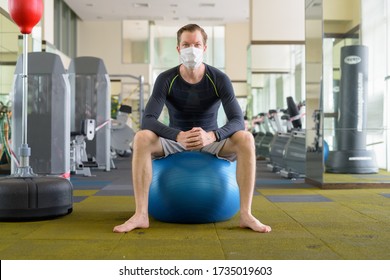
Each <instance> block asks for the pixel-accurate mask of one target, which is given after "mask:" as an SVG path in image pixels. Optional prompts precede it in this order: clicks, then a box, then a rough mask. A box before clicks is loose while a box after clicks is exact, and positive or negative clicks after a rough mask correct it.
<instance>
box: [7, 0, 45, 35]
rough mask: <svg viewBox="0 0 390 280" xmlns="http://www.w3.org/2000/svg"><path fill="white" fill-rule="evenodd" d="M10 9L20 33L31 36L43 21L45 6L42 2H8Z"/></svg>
mask: <svg viewBox="0 0 390 280" xmlns="http://www.w3.org/2000/svg"><path fill="white" fill-rule="evenodd" d="M8 9H9V13H10V15H11V18H12V19H13V20H14V22H15V23H16V24H17V25H18V26H19V28H20V32H21V33H22V34H30V33H31V30H32V29H33V28H34V26H35V25H36V24H37V23H38V22H39V21H40V20H41V17H42V12H43V4H42V0H8Z"/></svg>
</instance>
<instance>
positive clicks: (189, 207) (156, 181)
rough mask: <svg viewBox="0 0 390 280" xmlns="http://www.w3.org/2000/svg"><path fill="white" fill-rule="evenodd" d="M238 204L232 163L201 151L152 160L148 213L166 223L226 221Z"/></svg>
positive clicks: (233, 163)
mask: <svg viewBox="0 0 390 280" xmlns="http://www.w3.org/2000/svg"><path fill="white" fill-rule="evenodd" d="M239 207H240V195H239V189H238V185H237V181H236V163H235V162H229V161H226V160H223V159H218V158H217V157H215V156H213V155H211V154H207V153H201V152H181V153H176V154H173V155H170V156H168V157H166V158H162V159H156V160H153V178H152V183H151V185H150V192H149V213H150V215H151V216H152V217H153V218H155V219H156V220H159V221H163V222H169V223H187V224H198V223H199V224H200V223H213V222H219V221H224V220H228V219H230V218H231V217H233V216H234V215H235V214H236V213H237V212H238V210H239Z"/></svg>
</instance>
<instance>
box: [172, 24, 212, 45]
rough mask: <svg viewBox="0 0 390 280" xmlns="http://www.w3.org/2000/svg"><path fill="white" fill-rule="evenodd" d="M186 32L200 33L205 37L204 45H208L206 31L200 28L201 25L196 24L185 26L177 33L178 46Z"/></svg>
mask: <svg viewBox="0 0 390 280" xmlns="http://www.w3.org/2000/svg"><path fill="white" fill-rule="evenodd" d="M184 31H188V32H195V31H200V33H201V34H202V37H203V44H204V45H206V43H207V34H206V32H205V31H204V29H203V28H202V27H200V26H199V25H197V24H195V23H190V24H187V25H185V26H183V27H182V28H180V29H179V30H178V31H177V45H178V46H179V45H180V40H181V34H183V32H184Z"/></svg>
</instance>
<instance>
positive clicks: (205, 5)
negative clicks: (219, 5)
mask: <svg viewBox="0 0 390 280" xmlns="http://www.w3.org/2000/svg"><path fill="white" fill-rule="evenodd" d="M199 7H203V8H214V7H215V3H199Z"/></svg>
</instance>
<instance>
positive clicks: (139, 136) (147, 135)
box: [133, 130, 158, 149]
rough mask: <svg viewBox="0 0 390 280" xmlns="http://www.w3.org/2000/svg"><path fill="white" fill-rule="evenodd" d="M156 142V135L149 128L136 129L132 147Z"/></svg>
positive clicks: (140, 146)
mask: <svg viewBox="0 0 390 280" xmlns="http://www.w3.org/2000/svg"><path fill="white" fill-rule="evenodd" d="M157 142H158V136H157V135H156V134H155V133H154V132H152V131H150V130H140V131H138V132H137V133H136V134H135V136H134V140H133V149H137V148H145V147H151V146H153V145H154V144H156V143H157Z"/></svg>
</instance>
